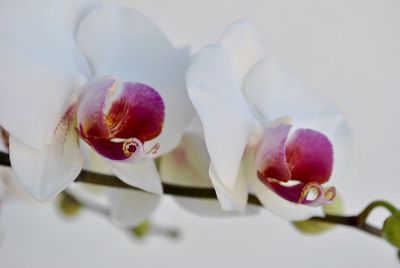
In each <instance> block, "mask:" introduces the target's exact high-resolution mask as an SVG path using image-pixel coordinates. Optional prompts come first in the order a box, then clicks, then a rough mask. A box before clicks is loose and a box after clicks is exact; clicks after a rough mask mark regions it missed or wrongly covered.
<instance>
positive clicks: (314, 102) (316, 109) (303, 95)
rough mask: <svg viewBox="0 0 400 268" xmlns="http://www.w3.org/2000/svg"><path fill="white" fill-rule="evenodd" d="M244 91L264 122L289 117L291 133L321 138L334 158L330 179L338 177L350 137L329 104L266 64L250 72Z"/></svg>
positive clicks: (336, 112)
mask: <svg viewBox="0 0 400 268" xmlns="http://www.w3.org/2000/svg"><path fill="white" fill-rule="evenodd" d="M244 88H245V93H246V95H247V97H248V98H249V100H250V102H251V103H252V104H253V105H254V106H255V108H256V110H258V111H259V112H260V114H261V115H262V116H263V117H264V119H265V120H266V121H271V120H275V119H277V118H280V117H286V116H290V117H291V118H292V119H293V125H294V129H295V128H297V127H301V128H310V129H313V130H316V131H319V132H321V133H323V134H325V135H326V136H327V137H328V138H329V140H330V141H331V142H332V144H333V148H334V154H335V161H334V168H333V172H334V176H332V177H339V176H340V175H341V173H342V172H343V170H344V167H345V166H346V163H348V160H349V151H350V148H351V146H350V144H351V135H350V131H349V128H348V125H347V123H346V121H345V120H344V117H343V116H342V115H341V114H340V113H339V112H338V110H337V109H336V107H335V106H334V105H333V104H332V103H331V102H329V101H328V100H327V99H326V98H324V97H323V96H321V95H319V94H318V93H317V92H315V91H313V90H312V89H309V88H307V87H306V86H304V85H303V83H302V82H301V81H299V80H298V79H297V78H296V77H295V76H294V75H292V74H291V73H290V72H288V71H287V70H285V69H283V68H282V67H281V66H279V65H277V64H276V63H273V62H270V61H262V62H260V63H259V64H258V65H257V66H256V67H255V68H254V69H253V70H252V71H251V72H250V74H249V75H248V77H247V79H246V82H245V87H244Z"/></svg>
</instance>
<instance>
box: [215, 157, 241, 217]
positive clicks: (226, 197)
mask: <svg viewBox="0 0 400 268" xmlns="http://www.w3.org/2000/svg"><path fill="white" fill-rule="evenodd" d="M209 174H210V178H211V181H212V183H213V185H214V189H215V192H216V193H217V197H218V200H219V203H220V204H221V207H222V209H223V210H226V211H239V212H241V213H243V212H244V211H245V210H246V206H247V199H248V188H247V183H246V178H245V177H244V176H243V174H242V172H241V171H240V172H239V174H238V177H237V179H236V183H235V185H234V186H233V187H232V188H227V187H225V186H224V185H223V184H222V182H221V180H220V178H218V175H217V173H216V171H215V168H214V166H213V164H210V170H209Z"/></svg>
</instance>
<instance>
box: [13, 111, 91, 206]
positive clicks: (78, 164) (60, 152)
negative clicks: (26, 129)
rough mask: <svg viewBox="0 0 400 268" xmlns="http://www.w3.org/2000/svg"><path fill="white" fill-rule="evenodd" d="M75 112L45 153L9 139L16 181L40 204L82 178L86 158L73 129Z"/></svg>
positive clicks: (15, 139) (60, 127) (16, 140)
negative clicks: (79, 177)
mask: <svg viewBox="0 0 400 268" xmlns="http://www.w3.org/2000/svg"><path fill="white" fill-rule="evenodd" d="M72 113H73V112H72V111H71V110H69V113H67V114H66V116H65V117H64V118H63V120H62V121H61V122H60V123H59V125H58V127H57V129H56V131H55V134H54V137H53V141H52V143H51V144H50V145H48V146H47V147H45V148H43V149H35V148H32V147H30V146H28V145H26V144H25V143H23V142H21V141H19V140H18V139H17V138H16V137H14V136H12V135H11V136H10V160H11V165H12V168H13V170H14V171H15V173H16V175H17V179H18V180H19V181H20V182H21V184H22V185H23V187H24V188H25V189H26V191H27V192H29V193H30V194H31V195H32V196H33V197H34V198H35V199H37V200H38V201H45V200H49V199H51V198H53V197H54V196H55V195H57V194H58V193H59V192H61V191H62V190H64V189H65V188H66V187H67V186H68V185H69V184H70V183H71V182H72V181H73V180H74V179H75V178H76V177H77V175H78V174H79V172H80V171H81V169H82V166H83V157H82V154H81V152H80V151H79V147H78V139H77V135H76V133H75V130H74V128H73V126H72V122H71V120H72V118H71V117H72Z"/></svg>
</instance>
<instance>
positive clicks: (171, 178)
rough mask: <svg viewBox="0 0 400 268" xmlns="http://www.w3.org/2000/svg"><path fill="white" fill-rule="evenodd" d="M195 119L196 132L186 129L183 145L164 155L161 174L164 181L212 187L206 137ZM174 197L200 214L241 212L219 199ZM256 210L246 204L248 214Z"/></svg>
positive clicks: (231, 214) (225, 214) (228, 214)
mask: <svg viewBox="0 0 400 268" xmlns="http://www.w3.org/2000/svg"><path fill="white" fill-rule="evenodd" d="M196 121H197V120H196ZM196 121H195V122H193V123H192V124H191V126H190V129H194V133H193V132H188V133H186V134H185V135H184V136H183V138H182V141H181V143H180V145H179V146H178V147H177V148H176V149H175V150H173V151H172V152H170V153H168V154H167V155H165V156H163V157H162V158H161V162H160V175H161V177H162V179H163V181H164V182H166V183H170V184H173V185H180V186H189V187H206V188H212V187H213V185H212V183H211V179H210V177H209V175H208V166H209V162H210V157H209V155H208V153H207V150H206V146H205V143H204V138H201V136H199V132H198V131H199V128H198V127H199V126H198V125H197V124H198V121H197V122H196ZM174 200H175V201H176V202H177V203H178V204H179V205H180V206H181V207H183V208H185V209H186V210H188V211H190V212H192V213H195V214H199V215H205V216H234V215H239V213H238V212H237V211H224V210H222V208H221V205H220V204H219V203H218V200H212V199H202V198H185V197H174ZM257 212H258V209H257V208H254V207H250V206H249V207H247V208H246V215H253V214H256V213H257Z"/></svg>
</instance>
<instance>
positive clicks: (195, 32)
mask: <svg viewBox="0 0 400 268" xmlns="http://www.w3.org/2000/svg"><path fill="white" fill-rule="evenodd" d="M124 2H130V3H131V5H133V6H136V7H137V8H139V9H141V10H142V11H143V12H144V13H146V14H147V15H149V16H150V17H151V18H152V19H153V20H155V21H156V22H157V23H158V25H160V27H161V28H162V29H163V30H165V32H166V33H167V35H168V36H170V38H171V39H172V40H173V41H174V43H175V44H177V45H183V44H191V45H193V46H194V48H195V49H198V48H199V47H200V46H202V45H203V44H206V43H209V42H214V41H216V40H217V39H218V36H219V35H220V33H221V32H222V31H223V30H224V28H225V27H226V26H228V25H229V24H230V23H231V22H233V21H235V20H237V19H246V20H248V21H249V22H250V23H251V24H252V25H253V26H254V28H255V29H256V31H257V32H258V33H259V35H260V38H261V40H262V41H263V43H264V48H265V51H266V53H267V55H268V56H269V58H272V59H274V60H277V61H278V62H281V63H283V64H285V65H286V66H288V67H290V68H291V69H292V70H293V71H294V72H295V73H297V75H298V76H299V77H301V78H302V79H303V80H304V81H305V82H306V83H307V84H308V85H310V86H311V87H313V88H315V89H316V90H318V91H319V92H320V93H321V94H323V95H325V96H326V97H328V98H329V99H330V100H331V101H333V102H334V103H336V105H337V107H338V108H339V110H341V111H342V112H343V113H344V114H345V115H346V117H347V119H348V122H349V124H350V126H351V128H352V131H353V138H354V157H353V158H354V159H353V162H352V165H351V170H350V171H349V172H348V175H347V177H346V178H344V179H343V180H341V181H338V182H337V184H336V186H337V188H338V189H339V191H340V193H341V194H342V195H343V197H344V199H345V202H346V207H347V212H348V213H357V212H358V211H359V210H361V209H362V208H363V207H364V206H365V205H367V203H369V202H370V201H372V200H374V199H378V198H384V199H387V200H389V201H391V202H393V203H395V204H397V205H399V206H400V194H399V193H400V175H399V172H398V170H399V163H400V155H399V152H400V141H399V137H400V119H399V115H400V105H399V99H400V75H399V74H400V51H399V49H400V16H399V14H400V2H399V1H398V0H381V1H373V0H368V1H367V0H359V1H354V0H353V1H348V0H337V1H319V0H313V1H312V0H303V1H297V0H281V1H262V0H247V1H243V0H241V1H239V0H218V1H215V0H214V1H211V0H202V1H187V0H186V1H185V0H163V1H156V0H139V1H134V0H131V1H129V0H126V1H124ZM21 8H22V7H21ZM2 214H3V215H2V221H3V222H4V225H5V230H6V237H5V238H4V241H3V244H2V246H1V248H0V267H4V268H36V267H40V268H50V267H58V268H63V267H65V268H70V267H75V268H80V267H97V268H103V267H104V268H106V267H118V268H125V267H156V266H158V267H163V268H167V267H191V268H196V267H256V266H261V267H294V266H296V267H321V266H323V267H398V265H399V261H398V260H397V258H396V255H395V253H396V252H395V250H394V249H393V248H392V247H390V246H389V245H387V244H386V243H385V242H384V241H381V240H378V239H375V238H373V237H371V236H367V235H366V234H364V233H360V232H358V231H356V230H350V229H347V228H344V227H338V228H336V229H335V230H334V231H332V232H330V233H327V234H324V235H321V236H317V237H309V236H304V235H302V234H299V233H298V232H296V231H295V230H294V229H293V228H292V227H291V225H290V224H289V223H287V222H286V221H283V220H280V219H278V218H276V217H274V216H273V215H271V214H270V213H268V212H267V211H263V213H261V214H260V215H258V216H255V217H247V218H233V219H215V218H205V217H199V216H196V215H193V214H190V213H188V212H186V211H183V210H182V209H181V208H179V207H178V206H177V205H176V204H175V203H174V202H173V201H172V200H171V199H170V198H169V197H166V198H165V200H164V202H163V203H162V205H161V206H160V208H159V209H158V211H157V213H156V214H155V215H154V221H155V222H157V223H159V224H165V225H168V226H176V227H179V228H180V229H181V230H182V231H183V237H182V239H181V240H180V241H177V242H173V241H169V240H167V239H165V238H162V237H151V238H150V239H148V240H146V241H144V242H139V243H138V242H136V241H135V240H133V239H131V238H129V237H128V236H127V235H126V234H125V233H123V232H121V231H120V230H117V229H116V228H113V227H112V226H111V224H110V223H109V222H107V221H105V220H104V219H103V218H100V217H98V216H97V215H94V214H92V213H89V212H88V213H85V214H83V215H81V216H80V217H79V218H77V219H74V220H69V221H65V219H63V218H61V217H60V216H59V214H58V213H57V211H56V209H55V208H54V206H53V205H52V204H33V203H28V202H24V201H17V202H14V203H11V202H10V203H8V204H7V205H6V207H5V208H4V210H3V211H2ZM385 215H386V214H385V213H383V212H382V213H377V214H375V215H374V218H373V221H374V222H375V223H376V224H380V221H379V220H380V219H381V220H382V219H383V217H384V216H385Z"/></svg>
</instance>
